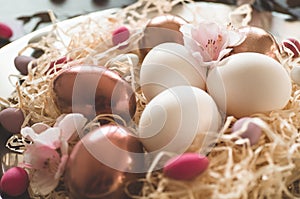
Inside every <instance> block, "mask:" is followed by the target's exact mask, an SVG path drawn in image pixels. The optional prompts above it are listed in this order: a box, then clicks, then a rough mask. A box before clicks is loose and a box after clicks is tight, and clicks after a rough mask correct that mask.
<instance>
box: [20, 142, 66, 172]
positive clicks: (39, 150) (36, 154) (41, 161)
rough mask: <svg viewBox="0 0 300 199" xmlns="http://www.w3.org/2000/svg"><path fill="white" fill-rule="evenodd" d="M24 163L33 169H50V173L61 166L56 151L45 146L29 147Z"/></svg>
mask: <svg viewBox="0 0 300 199" xmlns="http://www.w3.org/2000/svg"><path fill="white" fill-rule="evenodd" d="M23 161H24V163H25V164H26V165H29V166H30V168H33V169H38V170H40V169H49V171H48V172H50V171H51V170H53V169H52V168H55V165H58V164H59V161H60V157H59V154H58V152H57V151H56V150H55V149H52V148H50V147H48V146H45V145H36V144H33V145H29V146H28V147H27V149H26V151H25V152H24V159H23ZM52 173H53V172H52Z"/></svg>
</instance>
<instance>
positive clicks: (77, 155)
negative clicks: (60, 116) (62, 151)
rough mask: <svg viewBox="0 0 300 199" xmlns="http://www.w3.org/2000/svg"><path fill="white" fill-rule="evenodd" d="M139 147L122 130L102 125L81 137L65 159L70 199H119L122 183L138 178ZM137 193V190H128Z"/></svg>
mask: <svg viewBox="0 0 300 199" xmlns="http://www.w3.org/2000/svg"><path fill="white" fill-rule="evenodd" d="M144 163H145V162H144V153H143V147H142V144H141V143H140V142H139V141H138V140H137V138H135V137H133V136H132V135H131V134H130V132H129V131H128V130H127V129H125V128H124V127H120V126H116V125H104V126H101V127H99V128H98V129H96V130H94V131H92V132H90V133H88V134H87V135H85V136H84V137H83V138H82V139H81V140H80V141H79V142H78V143H77V144H76V145H75V147H74V148H73V150H72V152H71V155H70V157H69V160H68V163H67V167H66V174H65V184H66V187H67V190H68V191H69V196H70V198H71V199H82V198H84V199H104V198H105V199H116V198H118V199H123V198H129V197H128V196H127V195H126V193H125V192H124V189H125V186H126V183H128V182H135V181H137V180H138V178H141V177H142V176H141V175H142V174H141V173H140V171H142V170H143V168H144ZM130 188H131V190H129V191H130V193H139V191H140V189H141V187H139V186H133V187H130Z"/></svg>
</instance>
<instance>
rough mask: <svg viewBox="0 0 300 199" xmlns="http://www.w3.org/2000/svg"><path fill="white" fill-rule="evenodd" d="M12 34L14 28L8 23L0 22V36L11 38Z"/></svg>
mask: <svg viewBox="0 0 300 199" xmlns="http://www.w3.org/2000/svg"><path fill="white" fill-rule="evenodd" d="M12 36H13V31H12V29H11V28H10V27H9V26H8V25H6V24H4V23H1V22H0V38H4V39H9V38H11V37H12Z"/></svg>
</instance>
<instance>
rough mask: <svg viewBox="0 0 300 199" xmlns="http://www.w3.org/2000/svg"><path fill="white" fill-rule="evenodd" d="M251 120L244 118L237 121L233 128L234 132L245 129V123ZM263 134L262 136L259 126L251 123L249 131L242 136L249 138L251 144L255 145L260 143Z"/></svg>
mask: <svg viewBox="0 0 300 199" xmlns="http://www.w3.org/2000/svg"><path fill="white" fill-rule="evenodd" d="M249 119H251V118H249V117H243V118H241V119H239V120H237V121H236V122H235V123H234V124H233V126H232V132H235V131H238V130H240V129H241V128H242V127H243V125H244V123H245V122H246V121H247V120H249ZM261 134H262V130H261V128H260V127H259V126H257V125H256V124H254V123H251V122H250V123H249V125H248V127H247V129H246V130H245V131H244V132H243V133H242V134H241V137H242V138H248V139H249V141H250V144H251V145H254V144H256V143H258V141H259V138H260V136H261Z"/></svg>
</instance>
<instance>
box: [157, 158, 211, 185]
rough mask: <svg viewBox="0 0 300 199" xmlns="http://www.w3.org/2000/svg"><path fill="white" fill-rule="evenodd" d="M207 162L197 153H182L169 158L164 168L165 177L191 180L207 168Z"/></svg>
mask: <svg viewBox="0 0 300 199" xmlns="http://www.w3.org/2000/svg"><path fill="white" fill-rule="evenodd" d="M208 165H209V160H208V158H207V157H206V156H203V155H200V154H198V153H184V154H182V155H180V156H177V157H174V158H171V159H170V160H169V161H168V162H167V163H166V164H165V166H164V168H163V173H164V175H165V176H166V177H169V178H172V179H175V180H192V179H194V178H195V177H197V176H199V175H200V174H202V173H203V172H204V171H205V170H206V169H207V167H208Z"/></svg>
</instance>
